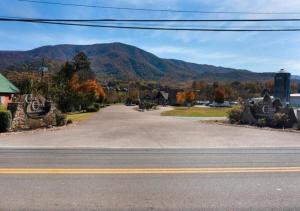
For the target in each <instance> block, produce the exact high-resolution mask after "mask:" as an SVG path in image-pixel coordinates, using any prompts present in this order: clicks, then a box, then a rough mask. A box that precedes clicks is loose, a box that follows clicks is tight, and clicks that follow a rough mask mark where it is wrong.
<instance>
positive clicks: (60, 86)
mask: <svg viewBox="0 0 300 211" xmlns="http://www.w3.org/2000/svg"><path fill="white" fill-rule="evenodd" d="M89 65H90V63H89V61H87V57H86V56H85V55H84V53H80V54H78V55H76V56H75V57H74V62H73V63H70V62H67V63H66V64H65V65H64V66H63V67H62V69H61V70H60V71H59V72H58V73H57V75H56V78H57V79H56V81H57V86H56V87H57V89H56V94H57V95H58V100H57V101H58V104H59V106H60V108H61V109H62V110H63V111H72V110H82V109H86V108H87V107H89V106H91V105H93V104H94V103H96V102H103V100H104V98H105V93H104V91H103V88H102V87H101V85H100V84H99V83H98V82H97V80H96V79H95V77H93V74H92V73H91V69H90V66H89Z"/></svg>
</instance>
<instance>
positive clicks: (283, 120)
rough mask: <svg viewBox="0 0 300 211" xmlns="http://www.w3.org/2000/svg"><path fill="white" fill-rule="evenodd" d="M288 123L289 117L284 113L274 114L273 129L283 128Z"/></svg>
mask: <svg viewBox="0 0 300 211" xmlns="http://www.w3.org/2000/svg"><path fill="white" fill-rule="evenodd" d="M288 121H289V117H288V115H287V114H284V113H276V114H275V115H274V119H273V121H272V126H273V127H285V126H286V124H287V123H288Z"/></svg>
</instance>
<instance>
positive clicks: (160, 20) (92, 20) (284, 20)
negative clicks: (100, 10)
mask: <svg viewBox="0 0 300 211" xmlns="http://www.w3.org/2000/svg"><path fill="white" fill-rule="evenodd" d="M19 20H24V21H25V20H32V21H56V22H298V21H300V18H271V19H109V18H106V19H47V18H42V19H41V18H20V19H19Z"/></svg>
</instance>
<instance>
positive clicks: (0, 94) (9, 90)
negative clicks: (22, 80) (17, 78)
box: [0, 73, 20, 105]
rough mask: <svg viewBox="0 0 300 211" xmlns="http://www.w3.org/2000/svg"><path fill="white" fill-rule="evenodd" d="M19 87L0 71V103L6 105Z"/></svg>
mask: <svg viewBox="0 0 300 211" xmlns="http://www.w3.org/2000/svg"><path fill="white" fill-rule="evenodd" d="M18 92H20V91H19V89H18V88H17V87H16V86H15V85H13V84H12V83H11V82H10V81H9V80H8V79H7V78H5V77H4V76H3V75H2V74H1V73H0V104H2V105H7V104H8V103H10V102H12V99H13V97H14V96H15V94H17V93H18Z"/></svg>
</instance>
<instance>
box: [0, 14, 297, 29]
mask: <svg viewBox="0 0 300 211" xmlns="http://www.w3.org/2000/svg"><path fill="white" fill-rule="evenodd" d="M0 18H8V19H21V20H23V19H24V20H36V21H39V20H42V21H55V20H59V21H65V22H68V21H71V22H78V21H79V22H83V21H84V23H93V24H94V23H95V22H96V21H98V20H94V21H89V20H76V19H41V18H26V17H20V16H0ZM56 22H57V21H56ZM99 22H101V21H99ZM101 24H111V23H110V22H105V21H104V22H101ZM117 24H118V25H122V24H127V23H126V22H120V23H117ZM132 24H134V25H135V26H162V25H161V24H160V23H155V22H154V23H151V22H145V23H139V22H137V23H136V22H132V23H131V25H132ZM164 26H168V27H211V28H213V27H224V26H213V25H199V24H186V23H184V25H178V24H176V25H175V24H173V23H172V24H168V25H164ZM230 27H231V28H233V27H238V28H263V27H272V28H274V27H275V28H284V27H287V26H284V25H270V26H268V25H248V26H245V25H231V26H230ZM288 27H293V28H300V26H297V25H296V26H295V25H292V26H291V25H290V26H288Z"/></svg>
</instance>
